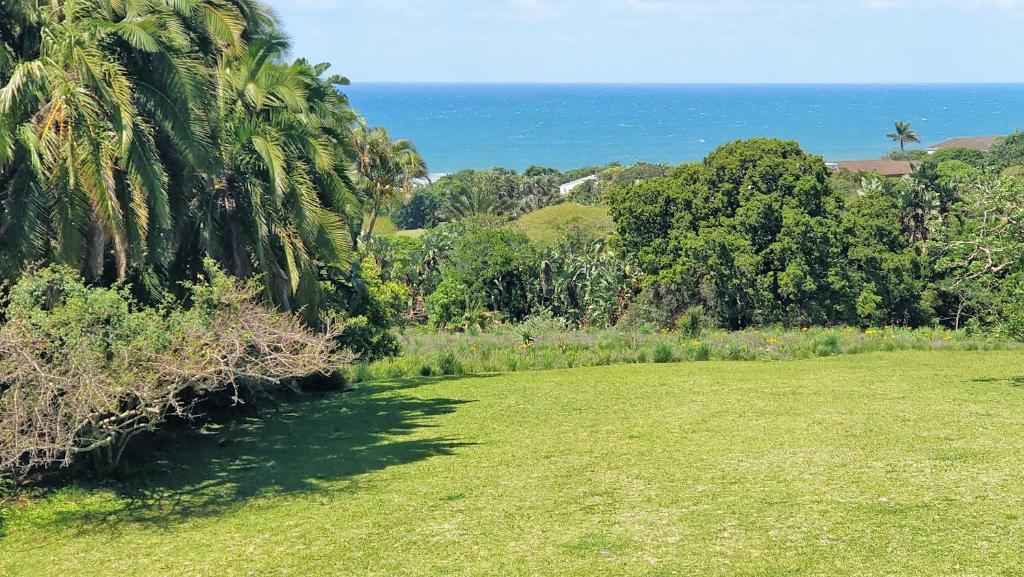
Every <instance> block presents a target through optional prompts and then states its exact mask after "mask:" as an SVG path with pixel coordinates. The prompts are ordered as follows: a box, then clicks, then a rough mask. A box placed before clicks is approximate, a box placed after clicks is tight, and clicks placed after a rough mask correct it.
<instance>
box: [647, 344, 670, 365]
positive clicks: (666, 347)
mask: <svg viewBox="0 0 1024 577" xmlns="http://www.w3.org/2000/svg"><path fill="white" fill-rule="evenodd" d="M651 360H653V361H654V362H655V363H671V362H672V361H674V360H675V355H673V353H672V345H670V344H669V343H666V342H663V341H662V342H657V343H655V344H654V352H653V353H652V354H651Z"/></svg>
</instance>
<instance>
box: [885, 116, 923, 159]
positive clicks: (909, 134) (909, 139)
mask: <svg viewBox="0 0 1024 577" xmlns="http://www.w3.org/2000/svg"><path fill="white" fill-rule="evenodd" d="M886 136H888V137H889V139H890V140H892V141H893V142H896V143H899V145H900V152H903V151H904V150H906V147H907V144H910V143H916V142H921V138H920V136H919V135H918V134H917V131H916V130H914V129H912V128H911V127H910V123H909V122H904V121H902V120H897V121H896V130H895V132H890V133H889V134H887V135H886Z"/></svg>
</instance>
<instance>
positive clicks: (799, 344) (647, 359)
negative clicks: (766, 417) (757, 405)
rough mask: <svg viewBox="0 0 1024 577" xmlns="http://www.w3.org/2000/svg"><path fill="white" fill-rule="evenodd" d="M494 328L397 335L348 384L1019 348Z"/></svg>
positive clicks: (950, 337) (779, 332)
mask: <svg viewBox="0 0 1024 577" xmlns="http://www.w3.org/2000/svg"><path fill="white" fill-rule="evenodd" d="M529 333H530V338H528V339H527V338H524V337H523V329H522V328H521V327H509V326H500V327H497V328H495V329H494V330H492V331H488V332H485V333H476V334H467V333H446V332H429V331H425V330H418V329H417V330H411V331H407V332H406V333H404V334H402V335H401V336H400V339H401V341H402V348H403V354H402V356H401V357H398V358H395V359H388V360H383V361H379V362H376V363H373V364H371V365H365V366H360V367H357V368H356V369H354V370H353V371H352V372H351V377H352V379H353V380H354V381H368V380H383V379H395V378H406V377H419V376H429V375H454V374H478V373H504V372H514V371H527V370H544V369H563V368H574V367H592V366H602V365H612V364H637V363H667V362H688V361H693V362H696V361H708V360H733V361H750V360H762V361H775V360H787V359H805V358H812V357H826V356H832V355H850V354H859V353H870V352H879V351H901V350H935V351H944V350H960V351H962V350H1003V349H1017V348H1020V345H1018V344H1016V343H1012V342H1008V341H1005V340H1001V339H998V338H996V337H993V336H990V335H978V334H973V335H972V334H968V333H966V332H963V331H959V332H957V331H949V330H944V329H915V330H910V329H901V328H886V329H869V330H867V331H861V330H856V329H852V328H814V329H805V330H802V331H794V330H784V329H772V328H768V329H757V330H746V331H739V332H726V331H704V332H703V333H702V334H701V335H700V337H693V336H690V335H687V334H685V333H680V332H637V331H627V330H624V329H604V330H582V331H572V330H565V329H563V328H561V327H559V326H557V325H555V324H552V325H551V326H545V327H530V329H529Z"/></svg>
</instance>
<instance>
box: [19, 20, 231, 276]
mask: <svg viewBox="0 0 1024 577" xmlns="http://www.w3.org/2000/svg"><path fill="white" fill-rule="evenodd" d="M3 10H4V11H5V14H4V18H3V19H4V22H5V23H4V25H3V26H4V28H3V30H4V31H3V37H4V50H0V54H2V56H0V74H2V75H3V80H4V85H3V87H2V88H0V233H2V234H0V237H2V241H0V242H2V243H3V245H2V247H0V251H2V253H3V260H4V262H3V265H4V269H5V270H4V272H5V273H6V274H8V275H15V274H16V273H17V272H18V271H19V270H20V269H21V268H22V267H23V266H24V265H25V263H26V262H28V261H31V260H36V259H39V258H48V259H53V260H56V261H58V262H62V263H66V264H69V265H72V266H75V267H76V268H79V269H84V270H85V271H86V272H87V273H88V276H89V277H90V278H91V279H98V278H100V277H101V276H103V274H104V267H105V262H106V256H107V251H108V249H109V250H110V251H111V256H112V258H113V262H114V265H115V271H116V272H115V276H116V277H117V278H124V277H125V276H126V274H127V272H128V268H129V266H130V265H135V266H138V267H145V266H150V265H161V264H163V263H165V262H166V261H167V258H168V256H169V255H170V252H171V251H170V247H171V245H170V241H171V239H172V235H171V234H170V228H171V214H170V209H169V207H170V202H169V199H168V176H167V171H166V170H165V166H164V163H163V157H164V156H166V155H175V156H178V157H180V158H183V159H194V158H195V153H196V151H199V150H201V149H202V145H203V138H202V136H203V135H202V133H201V130H199V129H197V127H199V126H201V125H202V124H203V122H202V120H201V119H202V113H201V110H200V108H199V107H198V106H197V102H198V99H197V98H196V97H197V95H198V94H200V93H201V87H202V86H203V70H202V57H203V56H204V55H203V54H197V53H196V51H195V50H194V48H193V45H194V44H195V43H197V42H200V43H202V44H205V46H206V47H207V49H208V52H207V54H206V55H209V56H211V57H214V56H215V55H216V54H223V53H225V51H227V50H231V49H234V48H236V47H237V46H238V44H239V43H240V38H239V35H238V31H239V30H240V29H241V27H242V17H241V16H240V15H239V13H238V11H237V10H235V9H234V8H231V5H228V4H222V3H220V2H218V1H216V0H211V1H205V2H203V1H199V2H187V3H163V2H142V3H130V4H125V3H117V2H104V1H102V0H71V1H64V2H51V3H45V4H44V3H38V4H37V3H35V2H11V3H4V8H3ZM213 14H217V15H218V16H219V19H218V20H217V25H216V26H214V25H206V26H204V25H202V24H201V23H202V22H203V21H206V22H208V23H209V24H212V22H211V20H212V17H211V15H213ZM207 18H210V20H207Z"/></svg>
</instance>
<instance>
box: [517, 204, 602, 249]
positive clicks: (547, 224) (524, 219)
mask: <svg viewBox="0 0 1024 577" xmlns="http://www.w3.org/2000/svg"><path fill="white" fill-rule="evenodd" d="M572 223H578V224H579V225H580V226H581V227H582V228H583V229H584V230H587V231H590V232H593V233H594V235H595V236H597V237H601V238H603V237H605V236H607V235H608V233H610V232H612V230H614V228H615V223H614V221H612V217H611V215H610V214H609V213H608V207H606V206H585V205H582V204H576V203H573V202H567V203H565V204H556V205H553V206H548V207H545V208H542V209H540V210H535V211H533V212H530V213H527V214H524V215H523V216H521V217H520V218H519V220H517V221H516V222H515V225H516V227H517V228H519V230H520V231H522V232H523V234H525V235H526V236H528V237H530V238H531V239H532V240H536V241H541V242H551V241H554V240H557V239H558V237H559V235H560V234H561V231H562V230H563V229H564V228H565V227H566V226H568V225H569V224H572Z"/></svg>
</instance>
